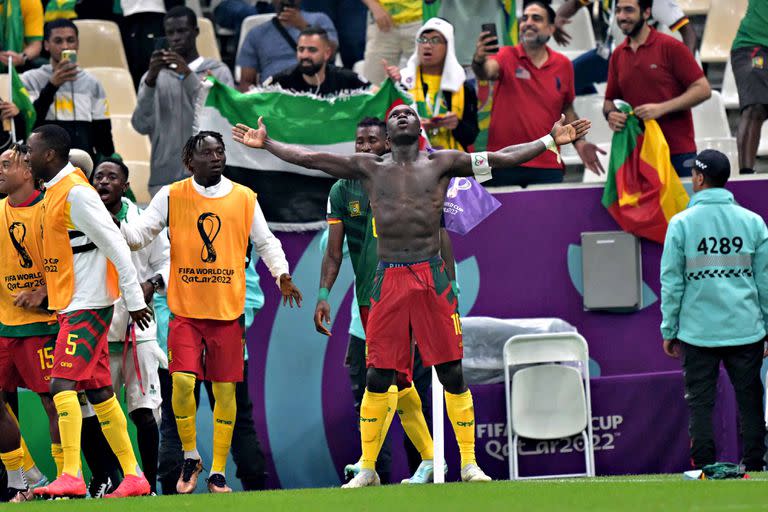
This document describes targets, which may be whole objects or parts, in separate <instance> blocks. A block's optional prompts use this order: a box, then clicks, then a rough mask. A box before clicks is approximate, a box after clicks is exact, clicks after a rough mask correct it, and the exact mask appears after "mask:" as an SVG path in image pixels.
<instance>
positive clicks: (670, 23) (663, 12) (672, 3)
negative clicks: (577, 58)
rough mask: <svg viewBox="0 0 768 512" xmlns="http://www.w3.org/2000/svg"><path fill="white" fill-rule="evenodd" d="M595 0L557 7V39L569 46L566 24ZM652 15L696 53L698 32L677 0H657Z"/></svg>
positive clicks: (575, 0) (567, 2)
mask: <svg viewBox="0 0 768 512" xmlns="http://www.w3.org/2000/svg"><path fill="white" fill-rule="evenodd" d="M594 2H595V0H565V2H563V3H562V4H561V5H560V7H559V8H558V9H557V18H556V19H555V26H556V27H557V29H556V30H555V34H554V38H555V40H556V41H557V42H558V43H560V44H562V45H564V46H567V45H568V43H569V42H570V41H571V35H570V34H569V33H568V31H566V30H565V26H566V25H567V24H568V23H570V22H571V18H572V17H573V15H574V14H576V11H578V10H579V9H580V8H582V7H585V6H588V5H592V4H593V3H594ZM651 17H652V18H653V20H654V21H655V22H656V23H660V24H662V25H665V26H666V27H669V30H671V31H672V32H675V31H678V32H679V33H680V37H681V38H682V39H683V43H684V44H685V46H687V47H688V49H689V50H690V51H691V54H694V55H695V54H696V47H697V45H698V42H699V40H698V38H697V37H696V32H695V31H694V30H693V27H692V26H691V24H690V20H689V19H688V16H686V15H685V12H683V10H682V9H681V8H680V6H679V5H678V3H677V1H676V0H656V1H655V2H653V6H652V8H651Z"/></svg>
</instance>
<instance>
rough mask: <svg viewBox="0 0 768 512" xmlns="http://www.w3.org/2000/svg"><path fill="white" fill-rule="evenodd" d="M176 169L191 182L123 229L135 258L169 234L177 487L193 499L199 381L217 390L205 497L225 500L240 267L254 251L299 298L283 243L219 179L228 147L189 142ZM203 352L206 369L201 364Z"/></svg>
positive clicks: (247, 197)
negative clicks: (179, 458) (180, 452)
mask: <svg viewBox="0 0 768 512" xmlns="http://www.w3.org/2000/svg"><path fill="white" fill-rule="evenodd" d="M182 161H183V162H184V166H185V167H186V168H187V170H188V171H189V172H190V173H191V174H192V177H191V178H188V179H186V180H183V181H179V182H177V183H174V184H172V185H169V186H166V187H163V188H162V189H160V191H159V192H158V193H157V195H155V197H154V198H153V199H152V202H151V203H150V204H149V206H148V207H147V209H146V210H145V211H144V213H143V214H142V215H141V216H140V217H139V218H138V219H137V220H136V222H131V223H130V224H127V223H122V224H121V226H120V229H121V231H122V233H123V236H125V238H126V240H127V241H128V245H129V246H130V247H131V248H132V249H134V250H137V249H140V248H141V247H144V246H146V245H147V244H149V243H150V242H151V241H152V240H153V239H154V238H155V237H156V236H157V235H158V234H159V233H160V232H161V231H162V230H163V228H165V227H167V228H168V236H169V237H170V241H171V268H170V274H169V278H168V283H167V294H168V307H169V308H170V310H171V312H172V313H173V319H172V320H171V322H170V326H169V334H168V360H169V371H170V373H171V379H172V381H173V398H172V402H173V412H174V415H175V416H176V426H177V428H178V431H179V438H180V439H181V444H182V447H183V449H184V465H183V466H182V470H181V475H180V476H179V480H178V482H177V485H176V490H177V491H178V492H179V493H180V494H188V493H192V492H194V490H195V488H196V486H197V480H198V475H199V474H200V472H201V471H202V461H201V458H200V454H199V453H198V451H197V444H196V429H195V414H196V407H195V397H194V389H195V381H196V379H203V380H209V381H211V382H212V383H213V395H214V398H215V400H216V405H215V406H214V409H213V462H212V465H211V472H210V476H209V478H208V490H209V491H210V492H213V493H220V492H231V491H232V490H231V489H230V488H229V487H228V486H227V482H226V479H225V475H224V470H225V466H226V462H227V455H228V453H229V448H230V445H231V443H232V432H233V429H234V424H235V414H236V412H237V406H236V403H235V383H236V382H240V381H241V380H242V378H243V344H244V334H245V333H244V332H243V316H242V315H243V308H244V306H245V261H246V255H247V254H248V252H249V250H250V244H251V243H252V244H253V245H254V246H255V248H256V251H257V253H258V254H259V256H260V257H261V259H262V260H264V263H265V264H266V265H267V267H268V268H269V270H270V272H271V273H272V275H273V276H274V277H275V279H276V280H277V284H278V286H279V287H280V291H281V293H282V295H283V304H286V303H290V305H291V307H293V301H294V300H295V301H296V303H297V305H300V304H301V293H300V292H299V290H298V288H296V286H295V285H294V284H293V283H292V281H291V276H290V274H289V273H288V262H287V261H286V259H285V254H284V253H283V249H282V245H281V244H280V241H279V240H278V239H277V238H275V236H274V235H273V234H272V233H271V232H270V231H269V228H268V227H267V222H266V220H265V219H264V214H263V213H262V212H261V208H260V207H259V203H258V202H257V201H256V194H254V193H253V192H252V191H251V190H250V189H248V188H246V187H244V186H242V185H238V184H236V183H233V182H232V181H230V180H229V179H227V178H225V177H224V176H222V172H223V171H224V165H225V164H226V156H225V154H224V141H223V139H222V137H221V135H220V134H218V133H216V132H207V131H204V132H200V133H198V134H197V135H193V136H192V137H190V138H189V140H187V143H186V144H185V146H184V148H183V150H182ZM203 351H205V359H204V360H203Z"/></svg>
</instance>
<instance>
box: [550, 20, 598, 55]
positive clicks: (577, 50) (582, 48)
mask: <svg viewBox="0 0 768 512" xmlns="http://www.w3.org/2000/svg"><path fill="white" fill-rule="evenodd" d="M566 30H567V31H568V33H569V34H570V35H571V42H570V44H568V46H561V45H560V44H558V43H557V42H556V41H555V40H554V39H550V41H549V43H547V44H548V45H549V47H550V48H551V49H553V50H555V51H556V52H560V53H562V54H564V55H565V56H566V57H568V58H569V59H571V60H573V59H575V58H576V57H578V56H579V55H581V54H582V53H584V52H586V51H588V50H592V49H594V48H595V46H596V42H595V31H594V30H592V20H591V19H590V17H589V9H579V10H578V11H576V14H575V15H574V16H573V18H571V23H570V24H569V25H568V26H567V27H566Z"/></svg>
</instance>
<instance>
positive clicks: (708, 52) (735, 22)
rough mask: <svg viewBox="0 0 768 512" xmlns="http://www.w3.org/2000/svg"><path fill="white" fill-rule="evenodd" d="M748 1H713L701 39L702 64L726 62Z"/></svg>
mask: <svg viewBox="0 0 768 512" xmlns="http://www.w3.org/2000/svg"><path fill="white" fill-rule="evenodd" d="M745 12H747V0H713V1H712V7H711V9H710V10H709V14H708V15H707V21H706V23H705V25H704V35H703V36H702V37H701V61H702V62H726V61H727V60H728V56H729V55H730V54H731V44H732V43H733V39H734V37H736V31H737V30H738V29H739V23H741V19H742V18H743V17H744V13H745Z"/></svg>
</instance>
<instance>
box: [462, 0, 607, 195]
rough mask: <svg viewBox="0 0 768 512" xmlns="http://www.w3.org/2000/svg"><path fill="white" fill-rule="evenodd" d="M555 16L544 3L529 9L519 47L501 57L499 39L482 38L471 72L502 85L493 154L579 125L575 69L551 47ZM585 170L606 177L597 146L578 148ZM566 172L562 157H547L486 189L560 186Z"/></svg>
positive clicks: (504, 173) (491, 136)
mask: <svg viewBox="0 0 768 512" xmlns="http://www.w3.org/2000/svg"><path fill="white" fill-rule="evenodd" d="M554 23H555V11H554V10H553V9H552V8H551V7H550V6H549V4H548V3H545V2H544V1H542V0H534V1H532V2H529V3H528V4H526V7H525V9H524V10H523V16H522V17H521V18H520V41H521V43H520V44H518V45H517V46H505V47H503V48H501V50H498V54H496V55H492V53H494V52H495V51H497V48H498V46H497V43H496V39H495V38H494V37H493V36H489V35H488V34H487V33H485V32H483V33H482V34H480V39H479V40H478V42H477V51H476V53H475V56H474V58H473V60H472V69H473V70H474V72H475V75H476V76H477V77H478V78H479V79H481V80H497V83H496V86H495V90H494V96H493V111H492V113H491V125H490V128H489V129H488V150H489V151H497V150H499V149H501V148H503V147H506V146H508V145H511V144H519V143H523V142H525V141H528V140H535V139H536V138H538V137H541V134H546V133H548V130H549V129H550V127H551V126H552V124H553V123H555V122H556V121H557V120H558V119H560V116H561V115H565V118H566V122H568V123H570V122H572V121H575V120H576V119H578V115H577V114H576V111H575V110H574V109H573V99H574V96H575V95H574V91H573V66H571V61H569V60H568V58H567V57H566V56H564V55H562V54H560V53H558V52H556V51H554V50H552V49H550V48H548V47H547V41H548V40H549V38H550V37H552V33H553V32H554V31H555V24H554ZM574 147H575V148H576V151H577V152H578V153H579V156H580V157H581V160H582V161H583V162H584V165H585V166H586V167H587V168H588V169H589V170H591V171H592V172H594V173H596V174H601V173H603V172H604V171H603V168H602V166H601V164H600V161H599V160H598V159H597V152H598V151H600V152H601V153H603V151H602V150H601V149H599V148H598V147H597V146H595V145H594V144H592V143H590V142H587V141H586V140H585V139H581V140H577V141H575V142H574ZM564 170H565V168H564V166H563V164H562V161H561V159H560V156H559V155H558V154H556V153H555V152H552V151H546V152H544V153H542V154H541V155H539V156H537V157H536V158H534V159H532V160H529V161H528V162H526V163H524V164H522V165H521V166H518V167H515V168H512V169H494V171H493V179H492V180H490V181H487V182H486V183H485V185H486V186H501V185H520V186H523V187H525V186H528V185H530V184H534V183H559V182H562V181H563V174H564Z"/></svg>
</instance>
